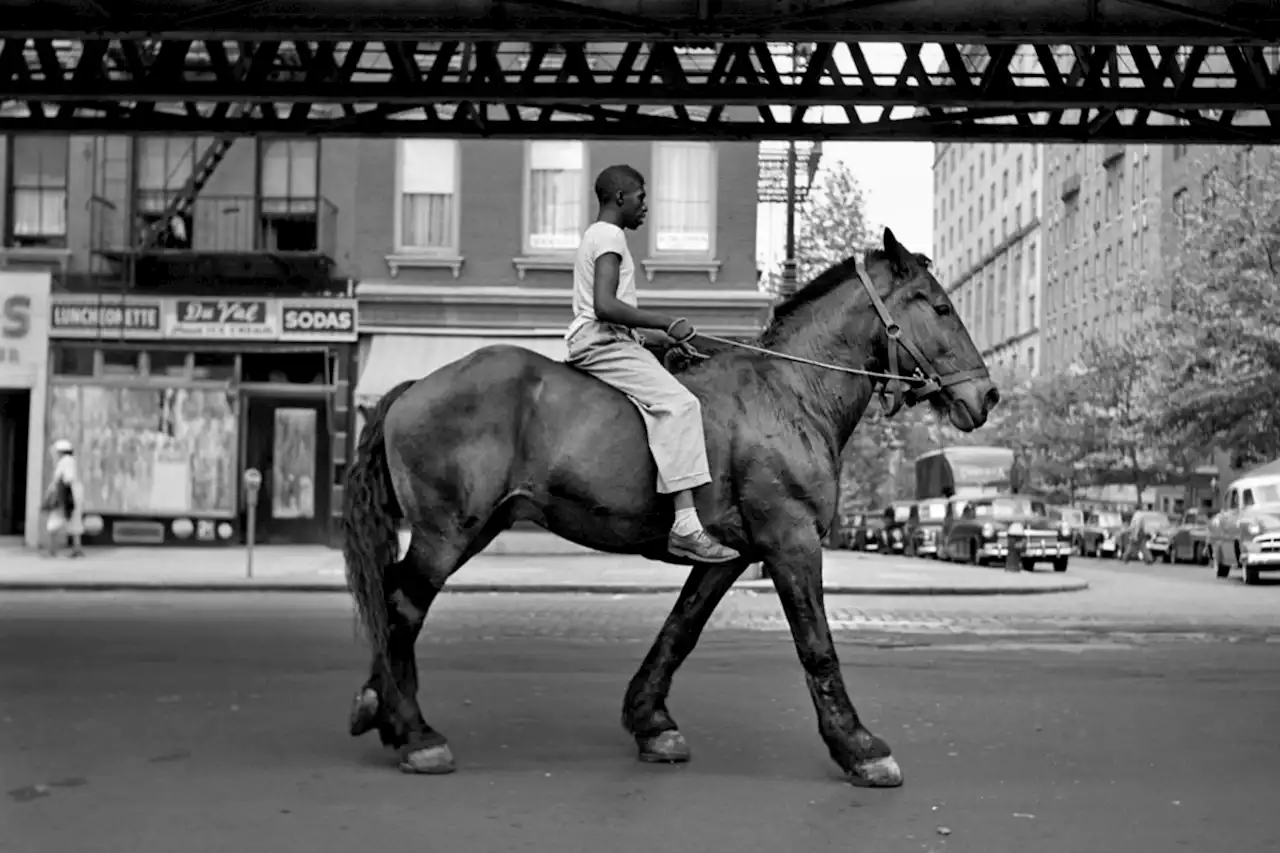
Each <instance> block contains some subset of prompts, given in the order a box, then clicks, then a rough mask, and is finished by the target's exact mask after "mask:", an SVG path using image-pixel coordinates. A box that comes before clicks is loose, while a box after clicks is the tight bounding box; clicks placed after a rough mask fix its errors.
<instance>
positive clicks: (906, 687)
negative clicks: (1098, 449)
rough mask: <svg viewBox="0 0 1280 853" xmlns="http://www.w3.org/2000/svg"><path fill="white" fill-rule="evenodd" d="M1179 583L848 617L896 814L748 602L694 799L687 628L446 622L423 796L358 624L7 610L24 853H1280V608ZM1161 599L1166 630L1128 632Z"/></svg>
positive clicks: (698, 743) (575, 611) (498, 598)
mask: <svg viewBox="0 0 1280 853" xmlns="http://www.w3.org/2000/svg"><path fill="white" fill-rule="evenodd" d="M1166 568H1170V567H1166ZM1172 568H1173V569H1174V571H1173V572H1172V573H1170V572H1166V573H1165V574H1164V575H1158V574H1150V575H1148V574H1147V569H1143V570H1142V572H1139V573H1136V574H1135V573H1131V572H1127V571H1122V570H1121V569H1119V568H1118V567H1116V568H1111V567H1103V568H1098V569H1093V568H1085V569H1084V570H1085V571H1090V572H1092V573H1093V574H1094V575H1096V576H1097V577H1098V579H1099V581H1098V582H1095V581H1093V580H1092V579H1091V583H1094V585H1095V589H1091V590H1089V591H1086V592H1083V593H1069V594H1062V595H1056V596H1030V597H1017V598H1019V599H1020V600H1018V601H1012V600H1001V599H982V600H972V599H969V600H963V601H961V600H959V599H941V598H929V599H928V600H927V601H921V600H919V599H917V600H915V601H911V602H908V601H905V600H891V599H884V598H871V599H859V600H848V599H842V598H840V597H832V598H830V599H829V600H828V608H829V610H830V611H831V613H832V616H833V619H835V620H836V625H837V628H838V631H839V633H838V636H839V638H840V639H839V647H840V653H841V658H842V664H843V668H844V672H845V676H846V679H847V681H848V682H849V685H850V687H851V690H852V692H853V697H854V701H855V702H856V703H857V705H858V707H859V709H860V711H861V712H862V714H863V715H864V717H865V718H866V719H868V720H869V724H870V726H871V727H872V730H873V731H875V732H877V733H878V734H881V735H882V736H884V737H885V738H886V739H888V741H889V742H890V744H891V745H892V746H893V748H894V750H895V753H896V755H897V756H898V758H899V760H900V762H901V764H902V767H903V770H904V772H905V774H906V784H905V785H904V787H902V788H900V789H897V790H888V791H886V790H879V791H875V790H862V789H857V788H853V787H850V786H848V785H846V784H844V783H843V782H842V781H841V780H840V778H839V776H838V774H837V771H836V769H835V767H834V765H833V764H831V762H830V761H829V759H828V758H827V755H826V751H825V748H824V747H823V745H822V743H821V741H820V740H819V738H818V735H817V732H816V726H815V722H814V716H813V711H812V707H811V705H810V702H809V699H808V695H807V693H806V691H805V688H804V683H803V678H802V674H801V671H800V667H799V664H798V663H797V661H796V658H795V654H794V651H793V649H792V647H791V643H790V638H789V637H788V636H787V635H786V634H785V633H784V632H783V631H782V626H781V622H780V613H779V611H778V607H777V603H776V601H775V600H773V598H772V597H771V596H765V595H734V596H731V597H730V598H729V599H727V600H726V601H725V603H724V605H723V606H722V608H721V611H720V612H719V613H718V614H717V617H716V620H715V622H714V623H713V625H712V627H711V628H710V629H709V630H708V632H707V634H706V635H705V637H704V639H703V642H702V643H701V644H700V646H699V647H698V649H697V651H696V652H695V653H694V655H693V656H692V658H691V659H690V661H689V663H688V664H687V665H686V667H685V668H684V670H682V672H681V674H680V676H679V677H678V678H677V681H676V684H675V688H674V690H673V693H672V697H671V703H670V706H671V709H672V712H673V713H674V714H675V716H676V718H677V719H678V720H679V721H680V723H681V726H682V729H683V731H684V732H685V734H686V736H687V737H688V738H689V741H690V744H691V746H692V748H693V751H694V758H693V761H692V763H690V764H688V765H686V766H682V767H666V766H654V765H643V764H640V763H639V762H637V761H636V760H635V754H634V747H633V745H632V743H631V741H630V739H629V738H628V737H627V736H626V734H625V733H624V732H623V731H622V730H621V728H620V727H619V725H618V711H619V706H620V700H621V696H622V691H623V689H624V687H625V684H626V682H627V679H628V678H629V677H630V675H631V673H632V672H633V671H634V669H635V667H636V665H637V664H638V662H639V660H640V659H641V657H642V656H643V654H644V651H645V649H646V648H647V645H648V642H649V641H650V639H651V638H652V635H653V633H654V632H655V631H656V629H657V626H658V624H659V623H660V621H661V618H662V616H663V615H664V613H665V611H666V609H667V608H668V607H669V606H670V604H671V601H672V598H673V596H670V595H656V596H567V595H565V596H548V595H459V596H451V597H450V596H446V597H445V598H443V599H442V600H441V601H440V602H439V603H438V605H437V608H436V610H435V611H434V612H433V613H432V619H431V621H430V622H429V623H428V632H429V633H428V634H427V636H425V637H424V638H423V640H422V641H421V642H420V643H419V646H418V650H419V656H420V662H421V667H422V677H423V684H424V690H423V704H424V708H425V711H426V713H427V716H428V719H429V720H430V721H431V722H432V724H433V725H435V726H436V727H437V728H439V729H440V730H442V731H443V732H445V733H446V734H447V735H448V736H449V737H450V740H451V742H452V747H453V751H454V754H455V756H456V757H457V760H458V764H459V771H458V772H457V773H456V774H454V775H452V776H446V777H412V776H406V775H403V774H401V773H399V772H398V771H397V770H396V769H395V763H394V761H393V757H392V756H391V755H390V754H389V753H386V752H384V751H383V750H382V749H381V748H380V747H379V746H378V744H377V743H376V740H375V739H373V738H374V736H369V737H366V738H364V739H360V740H353V739H351V738H349V737H348V736H347V735H346V732H345V726H346V714H347V711H348V707H349V705H348V703H349V700H350V697H351V694H352V693H353V691H354V689H355V687H356V686H357V685H358V684H359V683H360V681H361V679H362V677H363V673H364V667H365V655H364V652H363V650H362V648H361V646H360V645H359V643H358V642H357V641H356V640H355V638H354V636H353V623H352V620H351V609H350V606H349V603H348V601H347V600H346V598H345V597H344V596H340V595H327V594H311V595H284V594H202V595H201V594H197V595H190V594H189V595H180V594H179V595H174V594H146V593H142V594H65V593H38V594H37V593H32V594H7V595H5V596H3V597H0V684H3V685H4V688H3V691H0V791H3V797H0V827H4V829H3V831H0V850H5V851H9V850H13V851H22V853H27V851H33V853H80V851H83V853H93V851H104V853H105V851H110V853H117V852H118V851H122V850H129V851H132V853H153V851H155V853H160V851H163V853H172V851H177V850H181V851H184V853H196V851H218V853H223V851H227V850H236V851H258V850H261V851H279V850H316V851H328V850H343V851H346V850H352V849H373V850H407V849H420V850H427V851H450V853H455V851H456V853H469V851H477V852H478V853H479V851H483V853H493V851H507V850H533V851H541V850H548V851H551V850H554V851H565V853H571V852H572V851H584V853H586V851H590V853H600V851H616V853H630V851H645V853H650V851H652V850H654V849H656V848H657V849H664V850H672V851H703V850H706V851H723V850H734V851H756V850H769V851H779V850H805V851H825V850H841V851H845V850H850V849H853V850H868V851H877V853H881V852H882V851H883V853H897V851H975V853H997V852H998V851H1019V853H1021V851H1026V850H1035V851H1037V853H1058V851H1061V853H1080V851H1091V853H1093V851H1097V853H1104V852H1107V851H1125V853H1140V851H1159V853H1167V851H1169V850H1178V849H1185V850H1192V851H1211V850H1214V851H1216V850H1230V851H1232V853H1254V851H1257V853H1262V851H1274V850H1276V849H1280V816H1277V814H1276V810H1275V805H1274V804H1275V797H1276V793H1277V790H1278V789H1277V783H1276V779H1277V778H1280V747H1278V746H1277V743H1278V742H1277V738H1276V737H1275V720H1276V718H1277V713H1278V712H1280V683H1278V682H1277V680H1276V678H1275V673H1276V672H1278V671H1280V643H1276V642H1271V640H1272V639H1273V637H1274V636H1275V635H1280V616H1278V615H1277V614H1280V608H1277V607H1274V606H1273V607H1272V608H1271V609H1270V612H1271V614H1273V615H1272V616H1271V620H1270V627H1268V624H1267V620H1266V619H1265V618H1264V616H1263V615H1262V614H1264V612H1265V609H1266V608H1263V607H1256V608H1253V607H1249V606H1243V605H1242V604H1241V603H1242V602H1247V601H1250V600H1252V601H1255V602H1263V603H1265V602H1266V601H1268V600H1269V601H1270V602H1272V604H1273V605H1274V603H1275V602H1276V601H1277V592H1280V586H1276V587H1259V588H1252V587H1251V588H1245V587H1243V586H1241V585H1240V584H1238V583H1232V582H1222V581H1216V580H1213V579H1209V578H1206V577H1203V575H1204V574H1205V572H1204V570H1203V569H1199V570H1196V569H1195V567H1185V571H1184V567H1172ZM1197 572H1198V573H1197ZM1112 576H1114V583H1110V584H1109V583H1108V582H1107V579H1108V578H1109V577H1112ZM1099 583H1100V586H1101V589H1100V590H1099V589H1097V588H1096V587H1097V586H1098V585H1099ZM1170 584H1172V585H1173V587H1172V589H1173V590H1181V591H1182V592H1183V595H1182V596H1181V598H1179V597H1178V596H1176V595H1175V594H1174V592H1173V591H1171V589H1170V588H1169V585H1170ZM1141 589H1147V590H1148V593H1149V594H1150V595H1152V596H1153V597H1154V598H1155V599H1156V600H1157V601H1158V602H1159V603H1158V606H1156V607H1155V610H1156V611H1159V612H1160V613H1161V614H1163V615H1162V616H1161V617H1160V619H1158V620H1151V619H1148V620H1147V621H1143V619H1142V618H1141V617H1142V613H1143V611H1142V608H1141V604H1140V603H1137V604H1136V605H1130V610H1132V611H1136V612H1129V611H1126V610H1124V609H1123V608H1121V607H1120V606H1119V604H1118V603H1117V602H1115V601H1112V602H1111V605H1112V606H1111V609H1110V610H1108V609H1107V608H1106V607H1104V606H1103V605H1105V604H1107V602H1108V600H1109V598H1108V597H1110V598H1115V597H1116V596H1117V595H1119V594H1124V595H1130V594H1133V591H1134V590H1141ZM1177 601H1181V604H1180V605H1177V606H1175V602H1177ZM1232 601H1235V602H1236V609H1239V610H1241V611H1242V612H1244V613H1246V616H1247V618H1246V619H1245V620H1244V621H1243V622H1242V623H1239V624H1237V623H1235V622H1233V621H1232V619H1231V602H1232ZM1206 602H1207V603H1206ZM1178 607H1181V608H1182V609H1181V610H1180V611H1179V610H1178ZM1099 608H1101V610H1099ZM1206 609H1207V610H1208V612H1209V614H1210V615H1211V616H1212V619H1211V620H1209V621H1207V622H1206V621H1205V620H1203V619H1200V618H1199V616H1200V615H1203V614H1204V613H1205V612H1206ZM1150 611H1151V608H1147V615H1150ZM1099 612H1100V613H1101V614H1102V617H1103V618H1102V621H1099ZM1179 614H1181V615H1179ZM841 617H843V621H841ZM1108 620H1110V621H1108ZM1179 620H1181V621H1179ZM1081 626H1084V627H1083V628H1082V627H1081ZM1271 627H1274V628H1276V631H1275V634H1274V635H1273V633H1272V631H1271Z"/></svg>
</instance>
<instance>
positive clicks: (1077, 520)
mask: <svg viewBox="0 0 1280 853" xmlns="http://www.w3.org/2000/svg"><path fill="white" fill-rule="evenodd" d="M1049 518H1051V519H1053V520H1054V521H1056V522H1058V524H1059V526H1066V528H1067V541H1068V542H1070V543H1071V553H1072V555H1073V556H1079V554H1080V544H1079V542H1077V541H1076V531H1078V530H1080V529H1081V528H1083V527H1084V510H1082V509H1076V508H1075V507H1073V506H1054V505H1050V507H1049Z"/></svg>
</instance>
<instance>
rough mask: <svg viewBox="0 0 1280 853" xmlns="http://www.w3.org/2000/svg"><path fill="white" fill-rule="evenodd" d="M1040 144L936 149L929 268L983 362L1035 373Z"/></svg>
mask: <svg viewBox="0 0 1280 853" xmlns="http://www.w3.org/2000/svg"><path fill="white" fill-rule="evenodd" d="M1041 149H1042V146H1038V145H1016V144H1008V143H994V142H993V143H986V142H983V143H952V142H945V143H938V144H937V145H935V147H934V162H933V235H934V236H933V239H934V250H933V251H934V263H935V271H936V273H937V276H938V279H939V281H941V282H942V283H943V285H944V286H945V287H946V288H947V291H948V293H950V294H951V300H952V302H954V303H955V305H956V307H957V309H958V310H959V312H960V316H961V317H962V318H963V319H964V321H965V325H966V326H967V327H968V329H969V333H970V334H971V335H972V337H973V340H974V343H976V344H977V346H978V349H979V350H980V351H981V352H982V353H983V355H984V356H985V357H986V358H987V360H988V363H990V364H994V365H996V366H998V367H1004V368H1008V369H1010V370H1015V371H1019V372H1025V373H1030V374H1036V373H1038V372H1039V371H1040V369H1041V361H1042V359H1041V343H1040V313H1039V312H1040V307H1039V305H1040V301H1041V300H1040V290H1041V282H1042V281H1043V268H1044V267H1043V265H1044V253H1043V252H1042V251H1041V248H1042V239H1041V229H1040V220H1041V210H1042V207H1043V204H1044V201H1043V199H1044V194H1043V178H1042V174H1043V165H1044V157H1043V156H1042V151H1041Z"/></svg>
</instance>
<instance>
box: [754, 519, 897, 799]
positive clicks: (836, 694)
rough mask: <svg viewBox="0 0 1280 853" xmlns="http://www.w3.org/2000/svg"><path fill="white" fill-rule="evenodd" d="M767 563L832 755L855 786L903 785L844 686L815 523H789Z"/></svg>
mask: <svg viewBox="0 0 1280 853" xmlns="http://www.w3.org/2000/svg"><path fill="white" fill-rule="evenodd" d="M765 565H766V567H767V568H768V570H769V576H770V577H771V578H772V579H773V585H774V588H776V589H777V591H778V598H779V600H780V601H781V603H782V609H783V611H784V612H785V613H786V616H787V623H788V624H789V625H790V627H791V637H792V639H794V640H795V644H796V651H797V653H799V655H800V663H801V664H802V665H803V666H804V673H805V681H806V682H807V684H808V686H809V695H810V696H811V697H812V698H813V707H814V709H815V710H816V711H817V712H818V731H819V732H820V733H821V734H822V739H823V741H825V742H826V744H827V749H828V750H829V751H830V753H831V757H832V758H833V759H835V762H836V764H839V765H840V768H841V769H842V770H844V771H845V773H847V774H848V775H849V777H850V780H851V781H853V782H854V783H856V784H862V785H866V786H870V787H877V788H894V787H897V786H898V785H901V784H902V771H901V770H900V769H899V768H898V762H897V761H895V760H894V758H893V756H892V754H891V750H890V749H889V744H887V743H885V742H884V740H883V739H881V738H879V737H876V736H875V735H873V734H872V733H871V732H870V731H868V730H867V727H866V726H864V725H863V724H862V721H861V720H860V719H858V712H857V710H855V709H854V707H853V703H852V702H851V701H850V700H849V693H848V691H846V690H845V686H844V678H843V677H842V676H841V674H840V661H839V659H838V658H837V657H836V648H835V643H834V642H833V641H832V638H831V626H830V625H829V624H828V623H827V612H826V609H825V608H824V606H823V591H822V543H821V538H820V537H819V536H818V532H817V530H816V529H814V527H813V526H812V525H811V524H810V525H807V526H806V525H796V526H791V527H789V528H788V529H787V530H786V531H785V532H784V533H782V534H781V539H780V541H779V542H778V543H777V544H776V546H775V547H774V549H773V553H772V554H771V555H770V556H769V557H767V558H766V560H765Z"/></svg>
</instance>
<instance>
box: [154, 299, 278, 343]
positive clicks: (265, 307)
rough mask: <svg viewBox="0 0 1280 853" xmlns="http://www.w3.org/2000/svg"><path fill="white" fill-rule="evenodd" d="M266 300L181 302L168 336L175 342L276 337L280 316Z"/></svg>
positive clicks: (181, 300)
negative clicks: (173, 338)
mask: <svg viewBox="0 0 1280 853" xmlns="http://www.w3.org/2000/svg"><path fill="white" fill-rule="evenodd" d="M272 307H274V306H273V305H272V303H271V301H270V300H266V299H177V300H174V302H173V314H172V316H171V317H170V319H169V327H168V329H167V330H166V331H167V332H168V334H169V335H170V336H172V337H175V338H186V337H195V338H232V339H236V340H245V339H265V340H270V339H273V338H275V337H276V335H277V334H278V332H279V328H278V327H277V325H276V316H277V315H276V312H275V311H272V310H270V309H271V308H272Z"/></svg>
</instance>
